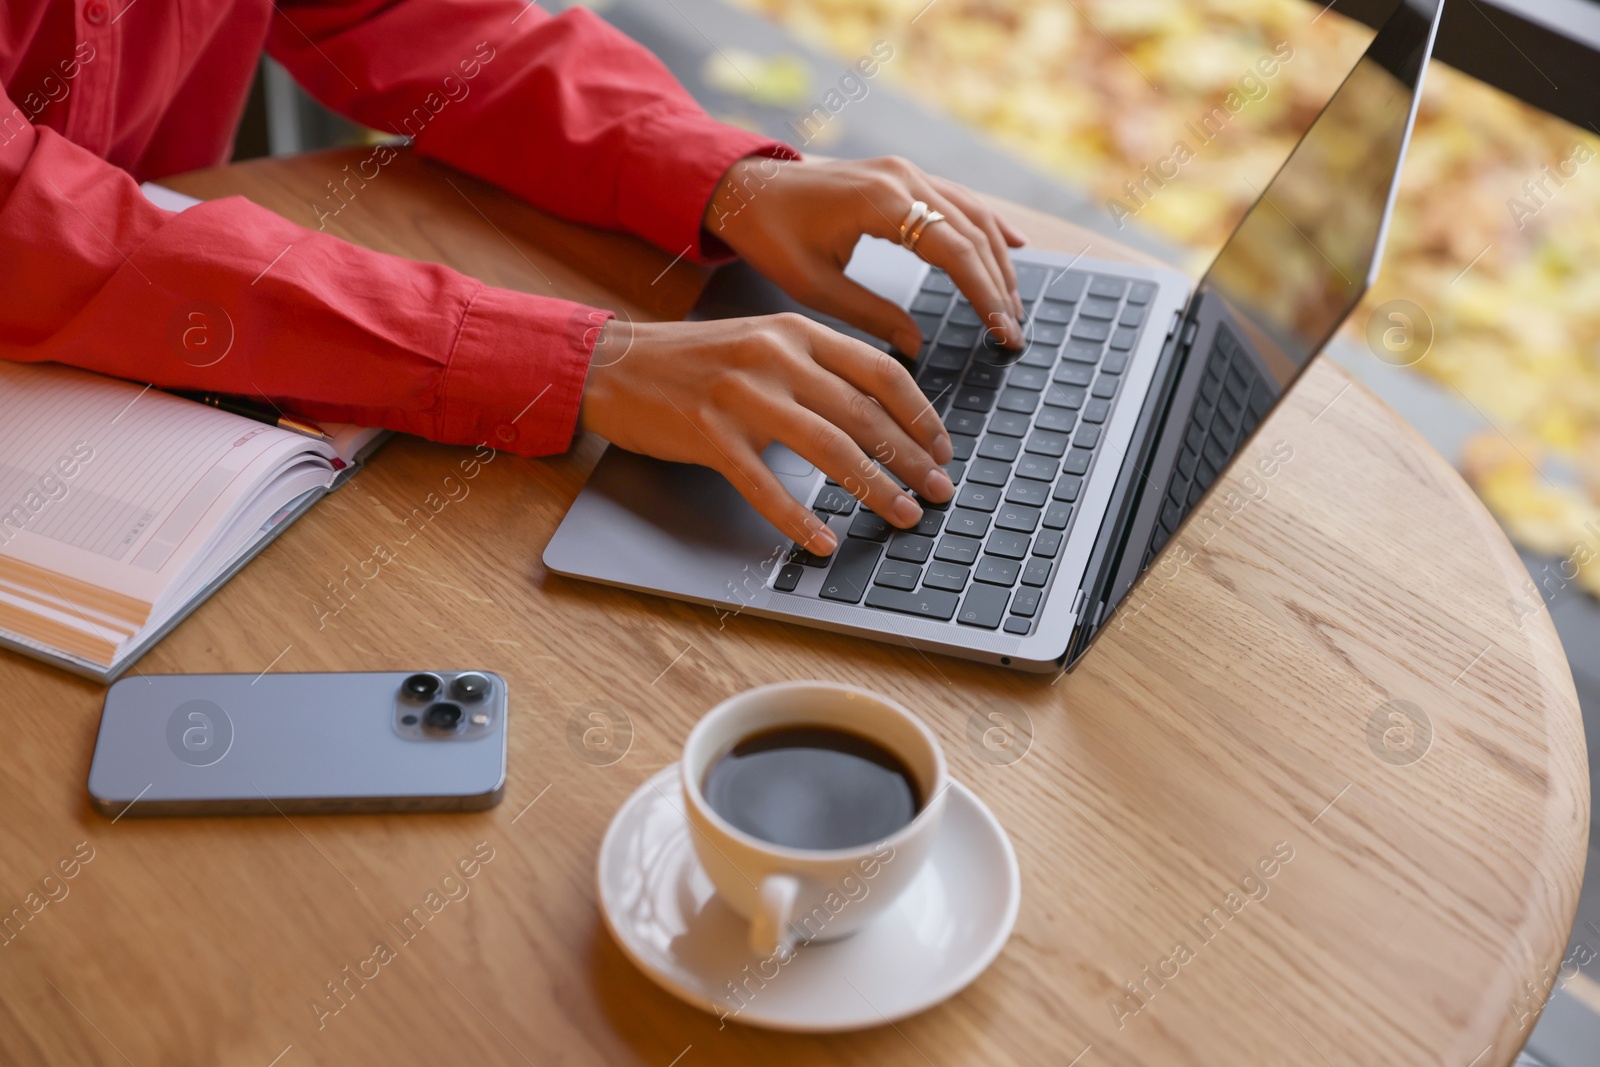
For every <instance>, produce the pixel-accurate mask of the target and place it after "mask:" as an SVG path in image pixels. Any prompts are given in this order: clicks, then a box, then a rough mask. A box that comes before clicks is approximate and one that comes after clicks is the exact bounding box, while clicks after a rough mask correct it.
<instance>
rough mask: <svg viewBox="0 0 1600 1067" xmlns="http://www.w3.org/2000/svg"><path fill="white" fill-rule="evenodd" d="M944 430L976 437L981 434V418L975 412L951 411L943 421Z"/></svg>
mask: <svg viewBox="0 0 1600 1067" xmlns="http://www.w3.org/2000/svg"><path fill="white" fill-rule="evenodd" d="M944 428H945V429H946V430H949V431H950V432H951V433H964V434H966V435H968V436H969V437H976V436H978V435H979V434H980V433H982V432H983V416H982V415H981V414H980V413H978V412H976V411H963V410H961V409H960V408H955V409H953V410H951V412H950V414H949V415H948V416H947V417H946V418H945V420H944Z"/></svg>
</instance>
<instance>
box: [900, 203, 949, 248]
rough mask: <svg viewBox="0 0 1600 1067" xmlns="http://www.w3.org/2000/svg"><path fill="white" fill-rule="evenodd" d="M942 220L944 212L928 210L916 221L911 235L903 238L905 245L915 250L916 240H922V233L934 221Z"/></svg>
mask: <svg viewBox="0 0 1600 1067" xmlns="http://www.w3.org/2000/svg"><path fill="white" fill-rule="evenodd" d="M943 221H944V212H942V211H930V212H928V213H927V214H926V215H924V216H922V218H921V219H920V220H919V221H918V222H917V225H916V228H915V229H914V230H912V231H911V236H909V237H907V238H905V246H906V247H907V248H909V249H911V250H912V251H913V252H915V251H916V250H917V242H918V241H920V240H922V235H923V233H924V232H925V231H926V230H927V229H928V227H929V226H932V225H933V224H934V223H936V222H943Z"/></svg>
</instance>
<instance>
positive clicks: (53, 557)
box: [0, 363, 333, 624]
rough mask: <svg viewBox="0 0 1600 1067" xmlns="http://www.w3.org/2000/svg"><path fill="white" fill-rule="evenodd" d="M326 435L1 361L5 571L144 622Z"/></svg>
mask: <svg viewBox="0 0 1600 1067" xmlns="http://www.w3.org/2000/svg"><path fill="white" fill-rule="evenodd" d="M300 453H312V454H315V455H316V456H318V457H320V460H321V462H324V463H328V464H329V465H328V471H327V478H328V480H329V481H331V480H332V476H333V471H332V465H331V460H332V459H333V449H332V448H331V447H330V446H328V445H326V444H323V443H322V442H318V441H314V440H312V439H311V438H308V437H304V436H301V435H299V434H294V433H290V432H288V431H285V430H279V429H277V428H276V427H272V426H267V425H265V424H262V423H256V422H253V421H251V420H249V419H244V418H241V417H239V416H236V415H230V414H228V413H226V412H222V411H217V410H216V409H214V408H208V407H205V406H204V405H200V404H195V403H192V402H190V401H187V400H183V399H180V398H177V397H172V396H168V395H167V394H165V393H162V392H160V391H158V390H154V389H144V388H141V387H140V386H136V385H130V384H128V383H126V382H119V381H115V380H113V379H107V378H102V377H100V376H99V375H94V374H88V373H86V372H82V371H77V370H73V369H71V368H66V367H61V366H56V365H32V364H15V363H10V364H7V363H0V457H3V458H0V579H3V580H4V581H5V582H6V583H7V584H16V585H20V586H27V587H32V588H34V589H36V590H37V591H38V592H39V593H41V594H43V595H46V596H53V597H55V598H58V599H61V600H65V601H66V602H68V603H69V604H70V605H86V606H89V607H92V608H94V609H96V610H99V611H105V612H108V613H110V614H112V615H113V616H115V617H118V618H124V619H127V620H128V621H130V622H133V623H135V624H140V623H142V622H143V621H144V617H145V615H146V614H147V613H148V611H149V608H150V606H151V605H152V604H153V603H154V602H155V601H156V600H157V599H158V598H159V597H160V595H161V593H162V592H163V591H164V590H165V589H167V588H168V587H169V586H170V584H171V583H172V582H173V581H174V580H175V579H176V578H177V577H179V576H180V575H181V574H182V573H183V572H184V571H185V570H186V569H187V566H188V565H189V564H190V563H191V562H192V561H193V560H194V559H195V558H196V557H198V556H199V555H200V554H201V553H203V552H204V551H205V550H206V548H207V547H208V538H209V537H210V536H211V535H212V534H214V533H215V532H216V530H217V529H218V528H219V527H220V526H221V525H223V524H224V523H225V522H226V521H227V519H228V518H229V517H230V516H231V515H234V514H237V513H238V512H239V511H240V510H241V509H242V508H244V507H245V506H246V505H247V503H248V500H249V497H250V496H251V495H252V494H253V493H254V492H256V491H258V490H259V488H260V486H261V485H262V484H264V483H265V482H266V481H268V480H269V479H270V478H271V477H272V475H273V474H274V473H275V472H276V471H278V470H280V469H281V468H282V467H283V466H284V465H285V463H287V462H288V461H289V460H290V459H291V457H293V456H295V455H296V454H300Z"/></svg>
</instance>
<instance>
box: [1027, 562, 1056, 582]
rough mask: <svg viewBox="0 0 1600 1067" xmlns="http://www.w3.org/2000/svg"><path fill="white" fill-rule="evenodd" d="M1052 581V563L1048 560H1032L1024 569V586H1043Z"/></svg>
mask: <svg viewBox="0 0 1600 1067" xmlns="http://www.w3.org/2000/svg"><path fill="white" fill-rule="evenodd" d="M1049 580H1050V561H1049V560H1047V559H1030V560H1029V561H1028V565H1027V566H1026V567H1023V568H1022V584H1023V585H1031V586H1036V587H1037V586H1042V585H1044V584H1045V583H1046V582H1048V581H1049Z"/></svg>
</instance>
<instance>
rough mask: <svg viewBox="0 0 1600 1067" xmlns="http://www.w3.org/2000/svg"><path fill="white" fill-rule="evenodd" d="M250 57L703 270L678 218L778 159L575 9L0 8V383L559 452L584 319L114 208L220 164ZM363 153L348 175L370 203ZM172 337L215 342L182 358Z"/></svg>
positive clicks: (262, 225)
mask: <svg viewBox="0 0 1600 1067" xmlns="http://www.w3.org/2000/svg"><path fill="white" fill-rule="evenodd" d="M263 46H265V48H266V49H267V51H268V52H269V53H270V54H271V55H272V56H273V57H274V58H275V59H277V60H278V61H279V62H280V63H282V64H283V65H284V66H285V67H287V68H288V70H289V71H290V73H291V74H293V75H294V77H295V79H296V80H297V81H299V83H300V84H301V85H303V86H304V87H305V88H306V89H307V90H308V91H309V92H311V93H312V95H314V96H315V97H317V99H319V100H321V101H322V102H323V103H324V104H326V105H328V106H329V107H331V108H332V109H333V110H335V111H337V112H340V113H341V114H344V115H347V116H349V117H350V118H352V119H354V120H356V121H357V122H361V123H364V124H365V125H367V126H371V127H373V128H375V129H378V130H383V131H385V132H390V131H393V132H397V133H402V134H405V135H407V136H411V137H413V138H414V143H415V146H416V150H417V151H418V152H420V153H422V154H424V155H427V156H432V157H434V158H437V159H440V160H443V161H445V162H447V163H450V164H452V165H454V166H456V167H459V168H461V169H462V170H466V171H469V172H471V173H473V174H476V175H478V176H479V177H482V178H484V179H487V180H489V181H492V182H494V183H496V184H498V185H500V186H502V187H504V188H505V189H507V190H509V191H511V192H513V193H516V194H517V195H519V196H521V197H523V198H525V199H527V200H528V201H530V202H531V203H533V204H535V205H537V206H539V207H541V208H544V209H545V210H547V211H551V212H553V213H556V214H559V215H562V216H564V217H566V218H570V219H575V220H577V221H580V222H585V223H590V224H592V225H595V226H603V227H609V228H615V229H623V230H629V231H632V232H633V233H636V234H639V235H640V236H642V237H644V238H646V239H648V240H650V241H652V242H653V243H655V244H656V245H658V246H660V247H661V248H662V249H664V250H666V251H668V252H670V253H672V254H674V255H676V254H678V253H680V252H682V251H684V250H685V249H686V248H687V249H689V250H690V251H689V255H690V256H691V258H696V259H701V260H704V259H705V258H707V257H708V256H714V255H715V254H716V250H717V249H716V247H715V246H714V244H713V242H711V241H710V240H709V239H706V244H702V240H703V239H704V235H703V234H702V231H701V219H702V216H703V214H704V211H705V207H706V204H707V202H708V201H709V200H710V197H711V194H712V191H713V189H714V188H715V186H716V183H717V181H718V179H719V178H721V176H722V175H723V173H724V172H725V171H726V170H727V168H728V167H729V166H730V165H731V164H732V163H733V162H734V161H735V160H737V159H739V158H740V157H742V156H745V155H749V154H751V153H767V154H772V155H780V156H792V155H793V152H792V151H791V150H789V149H787V148H785V147H784V146H782V145H780V144H777V143H775V142H773V141H769V140H767V139H766V138H763V137H759V136H756V135H754V134H750V133H746V132H744V131H742V130H737V129H734V128H732V127H729V126H725V125H722V124H720V123H717V122H715V121H713V120H712V119H710V118H709V117H708V116H707V115H706V114H705V113H704V112H703V111H702V110H701V109H700V108H699V107H698V106H697V105H696V104H695V103H694V101H693V100H692V99H691V98H690V97H689V96H688V94H687V93H686V92H685V91H684V90H683V87H682V86H680V85H679V84H678V83H677V82H676V81H675V80H674V79H673V77H672V75H671V74H669V73H668V72H667V70H666V68H665V67H663V66H662V65H661V63H660V62H659V61H658V60H656V58H655V57H654V56H652V55H650V54H649V53H648V52H646V51H645V50H644V49H643V48H641V47H640V46H638V45H637V44H635V43H634V42H632V41H630V40H629V39H628V38H626V37H624V36H623V35H621V34H620V33H618V32H616V31H615V30H613V29H611V28H610V27H609V26H607V25H606V24H605V23H604V22H602V21H601V20H600V19H598V18H596V17H595V16H593V15H591V14H589V13H588V12H587V11H584V10H582V9H574V10H571V11H568V12H567V13H565V14H563V15H561V16H559V17H555V18H552V17H551V16H550V15H548V14H546V13H545V12H544V11H542V10H540V9H539V8H537V7H535V6H532V5H524V4H523V3H522V2H521V0H279V2H278V3H276V4H274V3H273V0H4V3H3V4H0V358H5V359H12V360H28V361H36V360H55V361H59V362H62V363H71V364H75V365H77V366H81V367H87V368H90V369H92V370H97V371H102V372H104V373H107V374H112V375H116V376H118V377H122V378H130V379H134V380H136V381H152V382H155V383H156V384H157V385H163V386H170V387H187V388H192V389H206V390H216V391H220V392H229V393H240V394H244V395H247V396H249V395H254V394H258V393H259V394H263V395H266V396H269V397H272V398H275V399H277V400H278V401H279V402H280V403H283V404H284V406H286V407H290V406H292V407H293V409H294V410H296V411H298V412H300V413H303V414H305V415H308V416H311V417H313V418H319V419H327V420H332V421H341V422H355V423H360V424H364V425H369V426H386V427H389V428H392V429H396V430H403V431H407V432H410V433H415V434H421V435H423V436H425V437H430V438H433V439H435V440H438V441H446V442H452V443H478V442H482V441H489V442H490V443H491V444H493V445H494V446H495V447H497V448H503V449H507V450H509V451H513V452H517V453H521V454H523V455H542V454H547V453H552V452H559V451H562V450H564V449H566V448H567V447H568V445H569V444H570V443H571V439H572V433H573V427H574V424H575V422H576V419H577V413H578V401H579V398H580V396H581V394H582V391H583V382H584V376H585V374H586V372H587V369H588V363H589V356H590V352H591V349H592V346H593V343H594V340H595V335H596V331H595V330H594V329H593V326H594V325H595V324H596V323H598V322H600V321H603V319H604V317H606V316H607V315H608V314H609V313H606V312H594V311H592V309H586V308H584V307H582V306H581V305H578V304H573V303H571V302H568V301H564V300H557V299H553V298H546V297H540V296H530V295H527V294H524V293H518V292H513V291H510V290H506V289H497V288H494V287H492V286H488V285H484V284H483V283H482V282H479V281H477V280H475V279H472V278H468V277H466V276H464V275H462V274H458V273H456V272H455V271H453V270H450V269H448V268H446V267H441V266H437V265H435V264H429V263H416V262H412V261H410V260H405V259H400V258H397V257H394V256H388V255H383V254H381V253H378V252H371V251H368V250H366V249H363V248H358V247H356V246H355V245H351V244H348V243H346V242H344V241H341V240H339V239H337V238H334V237H331V236H329V235H327V234H325V233H320V232H318V231H317V230H314V229H309V228H306V227H302V226H298V225H295V224H294V223H292V222H289V221H287V220H286V219H284V218H282V217H280V216H278V215H275V214H273V213H272V212H270V211H267V210H265V209H264V208H261V207H257V206H256V205H254V204H252V203H251V202H249V201H248V200H245V199H244V198H242V197H229V198H226V199H223V200H214V201H210V202H208V203H205V204H202V205H200V206H197V207H194V208H191V209H190V210H188V211H185V212H182V213H181V214H174V213H172V212H169V211H164V210H162V209H160V208H157V207H155V206H154V205H152V204H150V203H149V202H148V201H147V200H146V199H145V198H144V196H143V195H142V194H141V193H140V191H139V188H138V185H137V182H138V181H142V180H148V179H159V178H161V177H163V176H165V175H169V174H177V173H180V172H182V171H187V170H193V169H195V168H199V167H210V166H215V165H217V164H220V163H223V162H225V161H226V160H227V158H228V156H229V153H230V149H231V147H232V141H233V132H234V128H235V126H236V125H237V123H238V120H239V115H240V113H241V111H242V109H243V107H244V102H245V96H246V93H247V92H248V89H249V85H250V80H251V76H252V74H253V72H254V70H255V68H256V63H257V58H258V56H259V54H260V52H261V49H262V47H263ZM382 151H388V150H386V149H385V150H380V152H379V153H377V154H375V155H374V156H373V157H372V159H371V161H370V166H367V164H363V165H364V166H367V169H368V176H369V177H373V179H374V180H378V181H381V180H382V177H381V174H380V173H379V172H380V171H381V165H382V164H381V160H382V159H383V157H382V155H381V152H382ZM331 203H333V202H332V201H330V204H331ZM329 210H331V209H329ZM217 309H220V310H221V314H220V315H219V314H218V312H217ZM196 311H199V312H200V313H201V317H199V318H196V317H195V316H194V313H195V312H196ZM192 323H204V324H206V325H207V326H209V327H210V331H211V332H208V333H207V334H206V336H205V337H204V338H199V339H201V340H206V339H209V338H211V337H212V336H213V334H214V335H215V340H216V341H217V343H216V344H212V345H211V346H210V347H209V348H208V347H206V346H205V345H204V344H201V345H195V344H190V343H188V342H189V341H193V340H196V339H197V338H196V337H194V336H191V335H190V333H189V332H186V331H187V330H188V327H189V326H190V325H191V324H192ZM229 333H231V345H230V346H229V347H228V348H227V350H226V352H225V354H222V355H221V357H220V358H218V347H219V345H220V343H221V342H222V341H224V340H227V336H226V335H227V334H229ZM213 360H215V362H213Z"/></svg>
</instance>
